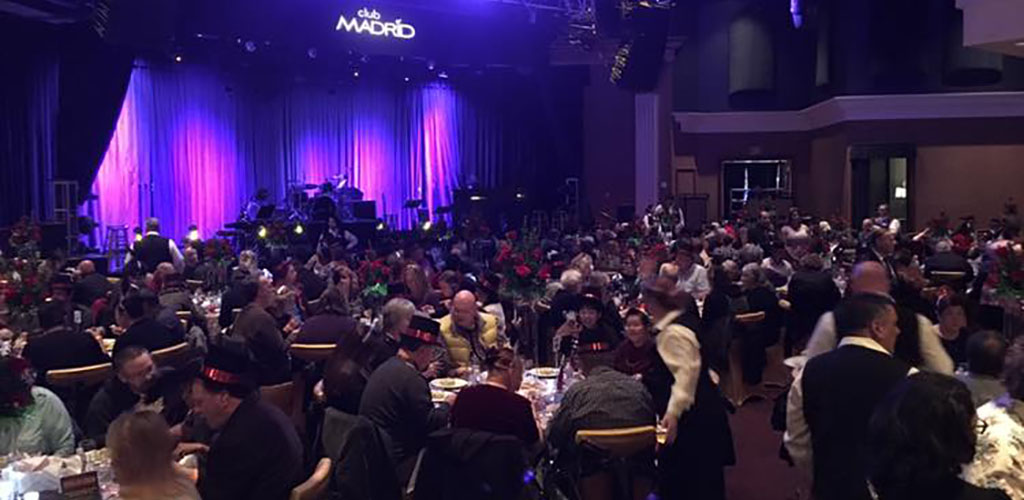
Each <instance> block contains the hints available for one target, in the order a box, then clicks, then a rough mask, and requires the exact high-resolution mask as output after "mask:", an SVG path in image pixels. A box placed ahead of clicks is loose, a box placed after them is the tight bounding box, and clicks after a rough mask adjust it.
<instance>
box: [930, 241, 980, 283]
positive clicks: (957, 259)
mask: <svg viewBox="0 0 1024 500" xmlns="http://www.w3.org/2000/svg"><path fill="white" fill-rule="evenodd" d="M935 271H939V272H953V273H964V277H963V279H960V280H956V283H954V285H955V286H957V287H958V288H959V289H960V290H961V291H962V290H963V289H964V288H966V285H967V283H970V282H971V280H972V279H974V268H973V267H971V264H970V263H969V262H967V259H965V258H964V257H963V256H962V255H960V254H957V253H955V252H953V242H952V241H950V240H939V241H938V242H937V243H935V255H932V256H931V257H928V258H927V259H926V260H925V261H924V275H925V277H927V278H928V279H929V280H931V279H932V273H933V272H935Z"/></svg>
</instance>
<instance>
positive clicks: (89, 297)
mask: <svg viewBox="0 0 1024 500" xmlns="http://www.w3.org/2000/svg"><path fill="white" fill-rule="evenodd" d="M113 288H114V285H112V284H111V283H110V282H109V281H107V278H106V277H105V276H103V275H102V274H99V273H97V272H96V264H94V263H93V261H91V260H83V261H82V262H79V263H78V281H77V282H76V283H75V285H74V287H73V288H72V291H71V298H72V300H73V301H74V302H75V304H78V305H80V306H82V307H92V305H93V303H94V302H96V301H97V300H99V299H101V298H103V297H105V296H106V295H107V292H109V291H111V290H112V289H113Z"/></svg>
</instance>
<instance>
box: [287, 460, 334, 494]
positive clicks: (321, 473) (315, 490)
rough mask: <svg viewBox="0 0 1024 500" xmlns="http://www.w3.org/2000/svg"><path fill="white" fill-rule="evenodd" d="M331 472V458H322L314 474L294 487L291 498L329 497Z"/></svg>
mask: <svg viewBox="0 0 1024 500" xmlns="http://www.w3.org/2000/svg"><path fill="white" fill-rule="evenodd" d="M330 474H331V459H330V458H327V457H324V458H321V459H320V461H319V462H317V464H316V469H314V470H313V475H311V476H309V479H307V480H305V481H303V483H302V484H300V485H298V486H296V487H295V488H293V489H292V494H291V495H290V496H289V497H288V498H289V500H322V499H324V498H327V480H328V479H329V477H330Z"/></svg>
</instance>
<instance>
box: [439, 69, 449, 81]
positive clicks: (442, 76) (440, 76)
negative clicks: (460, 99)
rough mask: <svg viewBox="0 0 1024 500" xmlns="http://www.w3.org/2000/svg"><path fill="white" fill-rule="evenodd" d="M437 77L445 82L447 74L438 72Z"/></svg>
mask: <svg viewBox="0 0 1024 500" xmlns="http://www.w3.org/2000/svg"><path fill="white" fill-rule="evenodd" d="M437 77H438V78H440V79H442V80H447V79H448V72H447V71H438V72H437Z"/></svg>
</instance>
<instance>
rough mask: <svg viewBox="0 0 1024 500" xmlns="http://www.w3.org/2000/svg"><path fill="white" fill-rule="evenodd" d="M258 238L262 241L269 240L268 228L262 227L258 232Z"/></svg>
mask: <svg viewBox="0 0 1024 500" xmlns="http://www.w3.org/2000/svg"><path fill="white" fill-rule="evenodd" d="M256 236H259V238H260V239H264V240H265V239H267V226H260V228H259V230H258V231H256Z"/></svg>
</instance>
